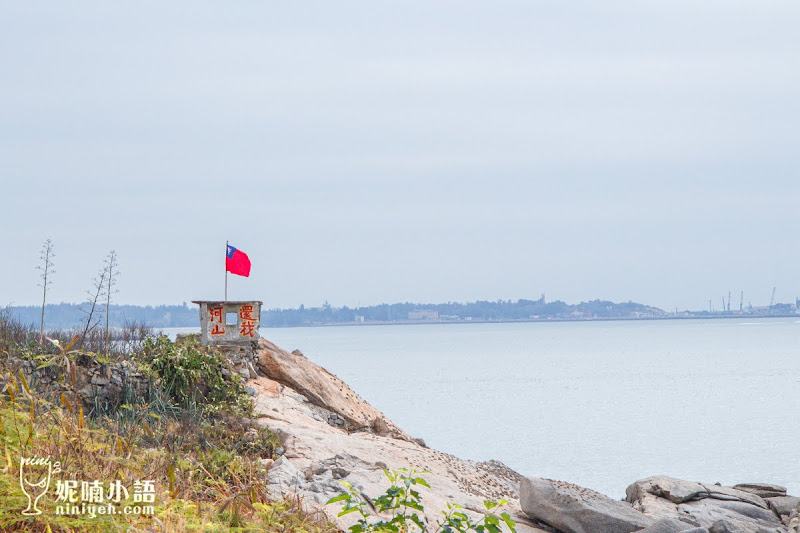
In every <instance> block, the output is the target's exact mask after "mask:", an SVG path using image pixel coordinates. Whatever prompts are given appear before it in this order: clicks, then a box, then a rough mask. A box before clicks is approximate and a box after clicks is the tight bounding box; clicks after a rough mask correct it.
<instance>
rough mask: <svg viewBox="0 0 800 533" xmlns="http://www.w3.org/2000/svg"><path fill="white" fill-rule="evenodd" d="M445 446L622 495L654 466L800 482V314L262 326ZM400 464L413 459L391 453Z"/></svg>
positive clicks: (698, 477) (797, 487) (792, 487)
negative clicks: (470, 322)
mask: <svg viewBox="0 0 800 533" xmlns="http://www.w3.org/2000/svg"><path fill="white" fill-rule="evenodd" d="M261 335H262V336H264V337H266V338H268V339H270V340H272V341H273V342H275V343H276V344H278V345H280V346H282V347H284V348H286V349H288V350H290V351H291V350H294V349H300V350H301V351H302V352H303V353H304V354H305V355H306V356H307V357H308V358H309V359H311V360H312V361H314V362H316V363H318V364H320V365H322V366H323V367H325V368H327V369H328V370H329V371H331V372H332V373H334V374H336V375H337V376H339V377H340V378H342V379H343V380H344V381H345V382H347V383H348V384H349V385H350V386H351V387H352V388H353V389H354V390H355V391H356V392H357V393H358V394H360V395H361V396H362V397H363V398H364V399H365V400H367V401H368V402H370V403H371V404H372V405H374V406H375V407H377V408H378V409H380V410H381V411H383V412H384V413H385V414H386V415H387V416H388V417H389V418H390V419H392V420H393V421H394V422H395V423H396V424H397V425H398V426H399V427H401V428H402V429H404V430H405V431H406V432H407V433H409V434H411V435H413V436H415V437H421V438H423V439H425V441H426V442H427V444H428V445H429V446H431V447H433V448H436V449H439V450H442V451H445V452H448V453H451V454H454V455H457V456H459V457H462V458H467V459H475V460H488V459H497V460H500V461H502V462H503V463H506V464H507V465H508V466H510V467H511V468H513V469H515V470H517V471H518V472H520V473H522V474H525V475H530V476H537V477H547V478H551V479H561V480H565V481H570V482H573V483H576V484H578V485H582V486H585V487H589V488H592V489H595V490H598V491H600V492H603V493H605V494H607V495H609V496H611V497H614V498H622V497H623V496H624V491H625V487H626V486H627V485H628V484H630V483H631V482H633V481H635V480H637V479H641V478H643V477H647V476H651V475H669V476H674V477H678V478H682V479H687V480H693V481H702V482H708V483H715V482H720V483H722V484H726V485H732V484H735V483H744V482H768V483H777V484H781V485H784V486H787V487H788V488H789V492H790V493H794V494H795V495H800V319H794V318H780V319H759V320H753V319H750V320H747V319H730V320H659V321H610V322H606V321H594V322H528V323H492V324H485V323H481V324H421V325H393V326H331V327H307V328H262V329H261ZM392 466H394V467H401V466H404V465H392Z"/></svg>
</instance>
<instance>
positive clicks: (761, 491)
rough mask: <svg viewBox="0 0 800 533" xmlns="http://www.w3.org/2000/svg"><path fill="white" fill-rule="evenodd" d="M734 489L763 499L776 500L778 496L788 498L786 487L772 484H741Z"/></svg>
mask: <svg viewBox="0 0 800 533" xmlns="http://www.w3.org/2000/svg"><path fill="white" fill-rule="evenodd" d="M733 488H734V489H737V490H743V491H745V492H749V493H751V494H755V495H756V496H761V497H762V498H774V497H776V496H786V487H781V486H780V485H772V484H770V483H739V484H738V485H734V486H733Z"/></svg>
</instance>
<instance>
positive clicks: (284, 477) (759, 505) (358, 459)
mask: <svg viewBox="0 0 800 533" xmlns="http://www.w3.org/2000/svg"><path fill="white" fill-rule="evenodd" d="M255 360H256V362H257V365H256V366H257V370H258V374H259V375H258V377H257V378H255V379H251V380H250V381H248V383H247V386H248V387H249V390H250V391H251V392H252V394H253V395H254V400H255V411H256V413H257V414H258V415H259V417H260V418H259V420H260V422H261V423H262V424H264V425H266V426H268V427H269V428H270V429H271V430H272V431H274V432H275V433H276V434H277V435H278V437H279V439H280V443H281V447H280V449H279V454H280V455H281V457H280V458H279V459H278V460H277V461H275V462H274V463H273V464H272V465H271V467H270V471H269V476H268V482H269V487H270V490H271V492H273V493H274V494H276V495H278V494H294V495H297V496H299V497H300V498H302V499H303V501H304V502H305V504H306V505H307V506H310V507H315V508H317V509H321V510H323V511H325V512H326V513H327V514H328V516H329V517H330V518H331V519H333V520H335V521H337V522H338V524H339V526H340V527H341V528H342V529H346V528H347V527H348V526H349V525H351V524H352V522H353V521H354V520H355V518H354V516H353V515H352V514H351V515H347V516H345V517H342V518H337V517H336V513H337V512H338V507H336V506H333V507H329V506H325V502H327V501H328V500H329V499H330V498H331V497H333V496H335V495H336V494H338V493H339V492H341V490H342V485H341V481H347V482H349V483H350V484H351V485H352V486H353V487H355V488H356V489H357V490H358V491H360V492H361V493H362V494H363V495H367V496H370V497H372V498H375V497H377V496H379V495H381V494H382V493H383V492H384V491H385V490H386V488H387V485H388V484H387V481H386V479H385V477H384V475H383V470H384V469H386V468H393V469H396V468H403V467H406V468H416V469H419V470H423V471H426V472H427V473H426V474H424V477H425V479H426V480H427V481H428V482H429V483H430V485H431V487H432V488H431V489H429V490H428V489H421V492H422V496H423V504H424V506H425V516H424V519H425V520H427V521H428V523H429V525H430V526H435V524H436V521H437V520H439V519H440V518H441V511H442V510H443V509H445V508H446V504H447V503H450V502H452V503H456V504H458V505H461V506H462V507H463V508H464V509H465V510H466V511H467V512H468V513H471V514H472V515H473V516H474V517H476V518H478V517H480V514H481V513H482V512H483V511H482V510H483V509H484V507H483V501H484V500H487V499H489V500H497V499H506V500H508V501H509V507H510V513H511V515H512V518H513V519H514V520H515V521H517V530H518V531H520V533H529V532H545V531H546V532H550V533H631V532H634V531H638V532H642V533H800V516H798V513H800V510H798V509H797V506H798V504H800V499H798V498H794V497H791V496H789V495H787V494H786V490H785V489H784V488H783V487H779V486H777V485H770V484H763V483H747V484H742V485H736V486H734V487H723V486H720V485H712V484H706V483H696V482H690V481H682V480H679V479H674V478H670V477H666V476H655V477H650V478H647V479H643V480H640V481H637V482H635V483H633V484H631V485H630V486H629V487H628V489H627V490H626V498H625V500H624V501H617V500H613V499H611V498H608V497H607V496H604V495H602V494H599V493H597V492H594V491H592V490H589V489H585V488H582V487H578V486H576V485H572V484H569V483H565V482H560V481H552V480H547V479H538V478H529V479H526V478H523V477H522V476H520V475H519V474H518V473H516V472H514V471H513V470H511V469H509V468H507V467H506V466H505V465H503V464H502V463H499V462H496V461H489V462H475V461H466V460H463V459H459V458H457V457H453V456H451V455H448V454H445V453H442V452H439V451H436V450H433V449H431V448H428V447H426V446H425V445H424V443H423V442H422V441H421V439H414V438H412V437H410V436H409V435H407V434H406V433H404V432H403V431H402V430H400V429H399V428H398V427H397V426H395V425H394V424H393V423H392V422H391V420H389V419H388V418H387V417H386V416H384V415H383V414H382V413H381V412H380V411H378V410H377V409H375V408H374V407H372V406H371V405H370V404H368V403H367V402H365V401H364V400H363V399H361V398H360V397H359V396H358V395H357V394H356V393H355V392H354V391H353V390H352V389H350V387H348V386H347V384H345V383H344V382H343V381H342V380H340V379H339V378H337V377H336V376H334V375H333V374H331V373H330V372H328V371H326V370H325V369H323V368H321V367H319V366H318V365H316V364H314V363H312V362H311V361H309V360H308V359H307V358H306V357H305V356H303V354H302V353H300V352H299V351H295V352H292V353H290V352H287V351H286V350H283V349H281V348H279V347H278V346H275V345H274V344H272V343H271V342H269V341H267V340H266V339H260V340H259V342H258V345H257V347H256V352H255ZM434 528H435V527H434Z"/></svg>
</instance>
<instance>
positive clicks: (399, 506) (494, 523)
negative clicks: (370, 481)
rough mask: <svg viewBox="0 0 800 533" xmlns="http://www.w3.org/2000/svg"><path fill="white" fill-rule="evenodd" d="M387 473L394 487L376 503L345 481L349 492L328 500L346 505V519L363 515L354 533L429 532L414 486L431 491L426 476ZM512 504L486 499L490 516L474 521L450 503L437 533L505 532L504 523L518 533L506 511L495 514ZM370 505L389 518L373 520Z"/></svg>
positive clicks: (413, 471) (352, 528)
mask: <svg viewBox="0 0 800 533" xmlns="http://www.w3.org/2000/svg"><path fill="white" fill-rule="evenodd" d="M383 473H384V474H385V475H386V477H387V478H388V479H389V482H390V483H391V486H390V487H389V488H388V489H386V492H385V493H383V494H382V495H381V496H379V497H378V498H377V499H375V500H373V499H372V498H369V497H368V496H366V495H363V494H362V493H361V492H359V491H358V490H356V489H354V488H353V486H352V485H350V483H348V482H346V481H342V482H341V483H342V485H344V487H345V490H344V491H343V492H342V493H341V494H339V495H338V496H334V497H333V498H331V499H330V500H328V503H327V504H328V505H330V504H332V503H336V502H344V508H343V509H342V511H341V512H340V513H339V515H338V516H340V517H341V516H345V515H348V514H350V513H359V514H360V515H361V518H359V520H358V522H356V523H355V524H354V525H352V526H350V528H349V529H350V531H351V533H399V532H401V531H402V532H411V531H414V530H415V528H416V529H417V530H419V531H420V532H421V533H428V531H429V530H428V526H427V524H426V523H425V521H424V519H423V518H421V517H420V515H419V514H418V513H417V512H419V513H422V512H423V511H424V507H423V506H422V496H421V495H420V493H419V491H417V490H416V489H415V488H414V487H415V486H417V485H421V486H423V487H428V488H430V485H428V482H427V481H425V479H423V478H422V477H419V474H426V473H427V472H421V471H418V470H416V469H413V468H412V469H410V470H408V469H405V468H401V469H399V470H384V471H383ZM506 504H508V502H507V501H506V500H498V501H491V500H485V501H484V502H483V505H484V506H485V507H486V514H485V515H484V517H483V518H482V519H480V520H478V521H477V522H476V521H473V520H472V518H470V517H469V516H468V515H467V514H466V513H464V512H463V510H462V507H461V506H459V505H456V504H452V503H448V504H447V511H442V514H443V515H444V517H443V518H442V520H440V521H439V522H437V523H436V526H437V527H436V529H435V530H433V531H434V532H435V533H439V532H442V533H466V532H468V531H475V532H477V533H501V531H502V530H501V528H500V522H501V521H502V522H503V523H505V524H506V526H507V527H508V529H509V530H510V531H511V532H512V533H516V531H517V530H516V523H515V522H514V521H513V520H512V519H511V517H510V516H509V514H508V513H506V512H502V513H500V514H499V515H497V514H495V511H496V510H498V509H499V508H500V507H502V506H503V505H506ZM366 506H369V507H371V508H372V509H374V510H375V512H376V513H378V514H382V513H388V515H389V517H388V518H386V519H373V520H372V521H370V516H369V513H367V511H365V509H364V508H365V507H366Z"/></svg>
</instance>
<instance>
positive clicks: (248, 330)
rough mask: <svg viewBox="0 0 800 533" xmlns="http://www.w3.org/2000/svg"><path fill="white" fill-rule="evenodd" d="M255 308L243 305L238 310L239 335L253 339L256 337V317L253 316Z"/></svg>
mask: <svg viewBox="0 0 800 533" xmlns="http://www.w3.org/2000/svg"><path fill="white" fill-rule="evenodd" d="M254 311H255V308H254V306H253V305H251V304H245V305H243V306H241V307H240V308H239V335H241V336H242V337H250V338H253V337H255V336H256V329H257V326H256V324H257V323H258V317H257V316H255V315H254V314H253V312H254Z"/></svg>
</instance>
